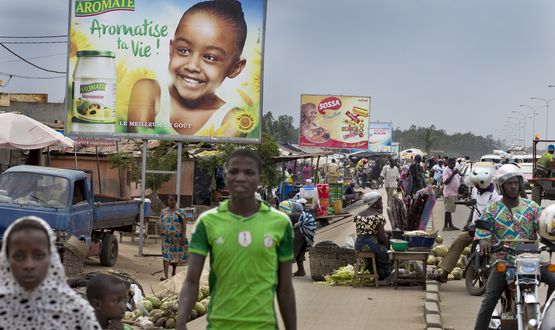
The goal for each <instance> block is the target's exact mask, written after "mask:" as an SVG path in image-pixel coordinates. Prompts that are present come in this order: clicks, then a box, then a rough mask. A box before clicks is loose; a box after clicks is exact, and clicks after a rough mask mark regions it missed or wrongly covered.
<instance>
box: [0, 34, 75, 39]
mask: <svg viewBox="0 0 555 330" xmlns="http://www.w3.org/2000/svg"><path fill="white" fill-rule="evenodd" d="M44 38H67V34H63V35H55V36H19V37H17V36H0V39H44Z"/></svg>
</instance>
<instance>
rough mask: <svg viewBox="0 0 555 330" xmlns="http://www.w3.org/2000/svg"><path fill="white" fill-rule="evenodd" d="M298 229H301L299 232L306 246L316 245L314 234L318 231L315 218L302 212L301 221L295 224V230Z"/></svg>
mask: <svg viewBox="0 0 555 330" xmlns="http://www.w3.org/2000/svg"><path fill="white" fill-rule="evenodd" d="M297 227H299V231H300V232H301V234H302V235H303V237H304V240H305V241H306V244H308V246H312V245H313V244H314V232H315V231H316V221H314V216H313V215H312V214H310V213H308V212H305V211H302V212H301V216H300V217H299V221H297V223H295V224H294V228H297Z"/></svg>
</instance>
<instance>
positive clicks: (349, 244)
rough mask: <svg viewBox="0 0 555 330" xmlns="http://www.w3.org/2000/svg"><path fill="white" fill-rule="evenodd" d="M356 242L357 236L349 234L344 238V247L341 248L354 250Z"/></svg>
mask: <svg viewBox="0 0 555 330" xmlns="http://www.w3.org/2000/svg"><path fill="white" fill-rule="evenodd" d="M356 240H357V235H356V234H354V233H351V234H349V235H347V236H346V237H345V245H344V246H343V247H346V248H349V249H354V248H355V242H356Z"/></svg>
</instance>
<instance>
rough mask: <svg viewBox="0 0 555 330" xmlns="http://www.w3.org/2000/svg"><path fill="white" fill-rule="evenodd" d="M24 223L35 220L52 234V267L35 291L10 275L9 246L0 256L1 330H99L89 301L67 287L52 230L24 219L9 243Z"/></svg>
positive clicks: (44, 225) (3, 245) (35, 218)
mask: <svg viewBox="0 0 555 330" xmlns="http://www.w3.org/2000/svg"><path fill="white" fill-rule="evenodd" d="M21 220H34V221H37V222H38V223H40V224H41V225H42V226H43V227H44V228H45V229H46V231H47V232H48V233H49V239H50V266H49V269H48V273H47V274H46V278H45V279H44V281H43V282H42V283H41V284H39V285H38V286H37V287H36V288H35V289H33V290H32V291H27V290H25V289H24V288H23V287H21V286H20V285H19V283H17V281H16V279H15V278H14V276H13V274H12V272H11V271H10V267H9V263H8V258H7V253H6V246H7V244H2V250H1V252H0V279H1V280H0V329H10V330H19V329H21V330H23V329H25V330H28V329H41V330H54V329H82V330H90V329H98V330H100V325H99V324H98V322H97V320H96V316H95V314H94V310H93V308H92V307H91V305H90V304H89V302H88V301H86V300H85V299H83V298H82V297H81V296H80V295H79V294H78V293H76V292H75V291H73V289H71V288H70V287H69V285H68V284H67V283H66V278H65V273H64V266H63V265H62V262H61V260H60V255H59V254H58V249H57V248H56V235H55V234H54V232H53V231H52V229H51V228H50V226H49V225H48V224H47V223H46V222H45V221H43V220H41V219H39V218H37V217H25V218H22V219H20V220H18V221H16V222H14V223H12V224H11V225H10V226H9V227H8V229H7V230H6V231H5V232H4V237H3V241H4V242H7V238H8V235H9V233H10V231H11V229H12V228H13V226H14V225H15V224H16V223H18V222H20V221H21Z"/></svg>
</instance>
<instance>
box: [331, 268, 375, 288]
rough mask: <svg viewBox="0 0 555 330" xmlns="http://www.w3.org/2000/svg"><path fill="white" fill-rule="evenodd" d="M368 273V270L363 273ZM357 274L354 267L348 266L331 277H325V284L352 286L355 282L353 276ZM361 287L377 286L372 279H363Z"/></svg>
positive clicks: (336, 271)
mask: <svg viewBox="0 0 555 330" xmlns="http://www.w3.org/2000/svg"><path fill="white" fill-rule="evenodd" d="M364 272H367V271H366V270H364V271H363V273H364ZM354 274H355V268H354V267H353V265H347V266H344V267H340V268H339V269H337V270H335V271H334V272H333V273H331V274H330V275H326V276H324V283H326V284H328V285H331V286H336V285H351V284H352V282H353V275H354ZM359 283H360V285H368V286H373V285H375V282H374V279H372V278H363V279H361V280H360V282H359Z"/></svg>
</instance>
